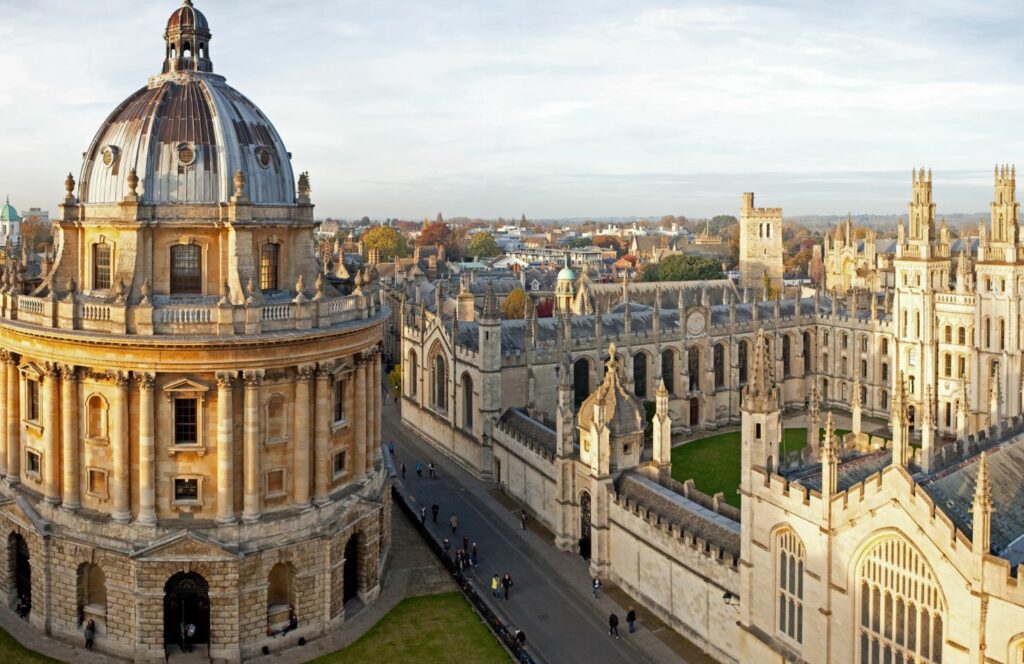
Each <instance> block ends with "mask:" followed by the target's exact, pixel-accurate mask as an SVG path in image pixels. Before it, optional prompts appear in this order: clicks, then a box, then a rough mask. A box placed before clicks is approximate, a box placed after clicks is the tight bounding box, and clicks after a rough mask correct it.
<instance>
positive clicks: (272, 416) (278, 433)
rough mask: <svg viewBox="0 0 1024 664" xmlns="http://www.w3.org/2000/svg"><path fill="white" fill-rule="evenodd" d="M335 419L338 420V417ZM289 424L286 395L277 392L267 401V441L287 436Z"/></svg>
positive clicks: (270, 441)
mask: <svg viewBox="0 0 1024 664" xmlns="http://www.w3.org/2000/svg"><path fill="white" fill-rule="evenodd" d="M335 420H336V421H337V417H335ZM287 424H288V423H287V421H286V418H285V403H284V397H283V396H281V395H280V394H275V395H274V396H272V397H270V399H269V400H268V401H267V442H268V443H272V442H277V441H280V440H284V439H285V438H287V436H286V434H285V432H286V431H287V430H288V429H287Z"/></svg>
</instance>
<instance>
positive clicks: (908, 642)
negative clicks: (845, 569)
mask: <svg viewBox="0 0 1024 664" xmlns="http://www.w3.org/2000/svg"><path fill="white" fill-rule="evenodd" d="M857 595H858V597H857V603H858V606H859V613H860V620H859V623H860V627H859V629H858V638H857V644H856V647H857V649H858V650H859V651H860V654H859V655H858V656H857V657H855V658H854V661H857V662H866V663H867V664H883V663H884V662H915V663H920V664H939V663H940V662H942V659H943V658H942V644H943V622H944V620H943V615H944V613H945V606H944V604H943V599H942V592H941V589H940V588H939V585H938V584H937V583H936V582H935V576H934V574H933V573H932V570H931V567H930V566H929V565H928V562H927V561H926V560H924V558H922V557H921V555H920V554H919V553H918V552H917V549H915V548H914V547H913V546H912V545H911V544H909V543H908V542H907V541H906V540H905V539H903V538H902V537H889V538H887V539H883V540H881V541H880V542H878V543H876V544H875V545H874V546H872V547H871V549H870V550H869V551H868V552H867V553H865V554H864V556H863V557H862V558H861V560H860V563H859V564H858V565H857Z"/></svg>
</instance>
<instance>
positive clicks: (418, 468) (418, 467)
mask: <svg viewBox="0 0 1024 664" xmlns="http://www.w3.org/2000/svg"><path fill="white" fill-rule="evenodd" d="M416 477H423V464H422V463H420V462H419V461H417V462H416Z"/></svg>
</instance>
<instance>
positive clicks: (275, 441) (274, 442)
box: [263, 438, 288, 447]
mask: <svg viewBox="0 0 1024 664" xmlns="http://www.w3.org/2000/svg"><path fill="white" fill-rule="evenodd" d="M287 444H288V438H270V439H267V440H265V441H263V446H264V447H276V446H278V445H287Z"/></svg>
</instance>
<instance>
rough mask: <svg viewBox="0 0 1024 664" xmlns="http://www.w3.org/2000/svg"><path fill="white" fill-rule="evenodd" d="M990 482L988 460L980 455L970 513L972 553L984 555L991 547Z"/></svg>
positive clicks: (991, 509)
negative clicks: (971, 519)
mask: <svg viewBox="0 0 1024 664" xmlns="http://www.w3.org/2000/svg"><path fill="white" fill-rule="evenodd" d="M994 511H995V508H994V507H993V506H992V482H991V481H990V480H989V478H988V459H987V458H986V456H985V453H984V452H982V453H981V458H980V459H979V460H978V481H977V483H975V485H974V502H973V504H972V505H971V513H972V514H973V517H974V519H973V520H974V523H973V528H972V530H973V533H972V535H971V539H972V544H973V548H974V553H975V554H977V555H984V554H986V553H989V550H990V549H991V547H992V512H994Z"/></svg>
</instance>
